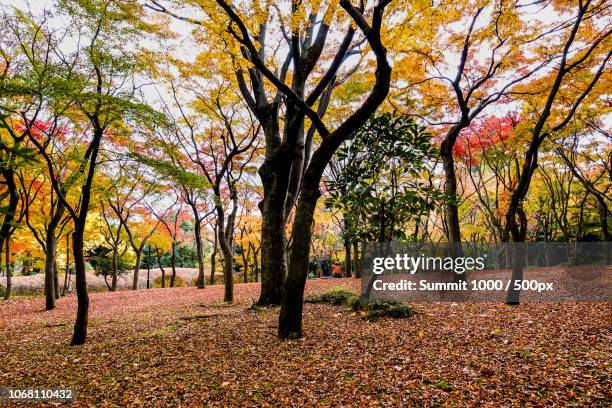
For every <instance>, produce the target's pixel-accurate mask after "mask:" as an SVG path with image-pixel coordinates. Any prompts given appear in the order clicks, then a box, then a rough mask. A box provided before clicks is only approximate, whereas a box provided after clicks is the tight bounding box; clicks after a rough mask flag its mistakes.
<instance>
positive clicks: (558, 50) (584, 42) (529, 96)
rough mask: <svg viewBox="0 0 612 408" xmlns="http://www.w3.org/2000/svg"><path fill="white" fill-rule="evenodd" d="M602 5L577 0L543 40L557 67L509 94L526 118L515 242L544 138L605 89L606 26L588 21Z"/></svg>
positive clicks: (514, 297)
mask: <svg viewBox="0 0 612 408" xmlns="http://www.w3.org/2000/svg"><path fill="white" fill-rule="evenodd" d="M606 7H607V6H606V3H605V2H603V1H602V2H593V1H584V2H582V1H581V2H580V3H579V4H578V5H577V7H576V12H575V17H574V18H573V21H572V24H571V26H570V27H568V28H567V32H565V33H564V35H561V36H559V38H560V39H561V41H560V42H557V41H554V42H553V41H551V42H550V43H549V49H548V50H547V52H548V53H549V54H553V55H555V56H556V57H557V58H558V59H559V64H558V66H556V67H555V69H554V70H552V71H551V72H550V73H549V74H548V75H546V76H545V77H543V78H538V79H536V80H535V81H532V83H530V84H529V85H528V87H529V89H527V88H525V87H523V88H522V89H521V88H519V89H515V90H513V92H512V94H513V95H520V96H522V97H523V98H524V99H525V110H526V114H527V115H529V117H530V119H531V120H532V121H531V122H530V127H529V129H528V133H529V135H530V136H529V138H528V148H527V151H526V153H525V159H524V161H523V164H522V166H521V168H520V174H519V176H518V179H517V183H516V185H515V187H514V189H513V190H512V193H511V196H510V203H509V206H508V209H507V211H506V215H505V217H506V223H507V225H508V230H509V232H510V236H511V238H512V241H513V242H515V243H522V242H524V241H525V238H526V234H527V216H526V214H525V211H524V209H523V201H524V200H525V198H526V196H527V193H528V192H529V186H530V183H531V180H532V177H533V175H534V173H535V171H536V170H537V168H538V153H539V150H540V147H541V146H542V144H543V143H544V141H546V140H547V139H549V138H550V137H552V136H553V135H556V134H559V133H561V132H563V131H564V130H566V128H567V127H568V126H571V125H572V123H573V119H574V118H575V116H578V117H580V115H581V114H582V113H581V111H582V110H584V109H586V108H585V106H586V107H588V106H589V104H594V105H598V103H599V102H600V101H599V95H601V94H603V92H605V91H604V89H605V88H598V87H596V86H597V84H598V82H599V80H600V78H602V75H603V74H604V72H605V71H606V68H607V65H608V61H609V60H610V56H611V55H612V51H609V49H608V48H606V47H605V44H607V43H608V41H607V39H608V38H609V37H610V34H612V30H610V29H609V28H608V26H607V25H605V24H604V26H603V27H598V26H597V25H596V24H594V23H593V16H597V15H599V14H600V13H601V12H602V11H603V10H604V9H605V8H606ZM521 248H522V246H521V245H517V246H516V247H515V254H514V263H513V270H512V284H511V289H510V290H509V291H508V303H510V304H517V303H519V296H520V292H519V291H517V290H514V287H515V285H514V282H517V281H520V280H522V277H523V259H524V257H523V256H522V251H521Z"/></svg>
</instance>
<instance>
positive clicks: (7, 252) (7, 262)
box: [4, 235, 13, 300]
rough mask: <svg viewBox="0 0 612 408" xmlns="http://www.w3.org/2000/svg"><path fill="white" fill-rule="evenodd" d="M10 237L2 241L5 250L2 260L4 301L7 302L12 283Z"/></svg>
mask: <svg viewBox="0 0 612 408" xmlns="http://www.w3.org/2000/svg"><path fill="white" fill-rule="evenodd" d="M10 241H11V237H10V235H9V236H7V237H6V239H5V240H4V244H5V250H4V259H5V263H4V265H5V267H6V290H5V292H4V300H8V299H9V298H10V297H11V289H12V282H11V278H12V275H13V271H12V270H11V249H10Z"/></svg>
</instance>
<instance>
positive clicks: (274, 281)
mask: <svg viewBox="0 0 612 408" xmlns="http://www.w3.org/2000/svg"><path fill="white" fill-rule="evenodd" d="M284 202H285V199H284V196H283V197H282V198H278V197H270V196H268V197H266V196H265V195H264V199H263V210H262V226H261V293H260V295H259V300H258V301H257V304H258V305H259V306H270V305H280V303H281V299H282V290H283V280H284V279H285V275H286V271H287V253H286V245H287V242H286V237H285V217H284V215H283V208H284Z"/></svg>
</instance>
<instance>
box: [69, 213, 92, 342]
mask: <svg viewBox="0 0 612 408" xmlns="http://www.w3.org/2000/svg"><path fill="white" fill-rule="evenodd" d="M84 230H85V222H84V220H83V221H79V220H77V221H75V228H74V233H73V234H72V252H73V254H74V273H75V280H76V282H75V287H76V293H77V316H76V322H75V323H74V333H73V335H72V342H71V343H70V344H71V345H73V346H75V345H79V344H84V343H85V340H86V339H87V321H88V313H89V295H88V293H87V276H86V275H85V255H84V253H83V244H84V239H83V233H84Z"/></svg>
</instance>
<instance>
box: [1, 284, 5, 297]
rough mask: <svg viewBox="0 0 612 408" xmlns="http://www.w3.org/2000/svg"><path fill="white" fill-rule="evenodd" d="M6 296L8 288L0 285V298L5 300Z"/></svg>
mask: <svg viewBox="0 0 612 408" xmlns="http://www.w3.org/2000/svg"><path fill="white" fill-rule="evenodd" d="M5 295H6V288H5V287H4V286H2V285H0V298H4V296H5Z"/></svg>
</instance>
